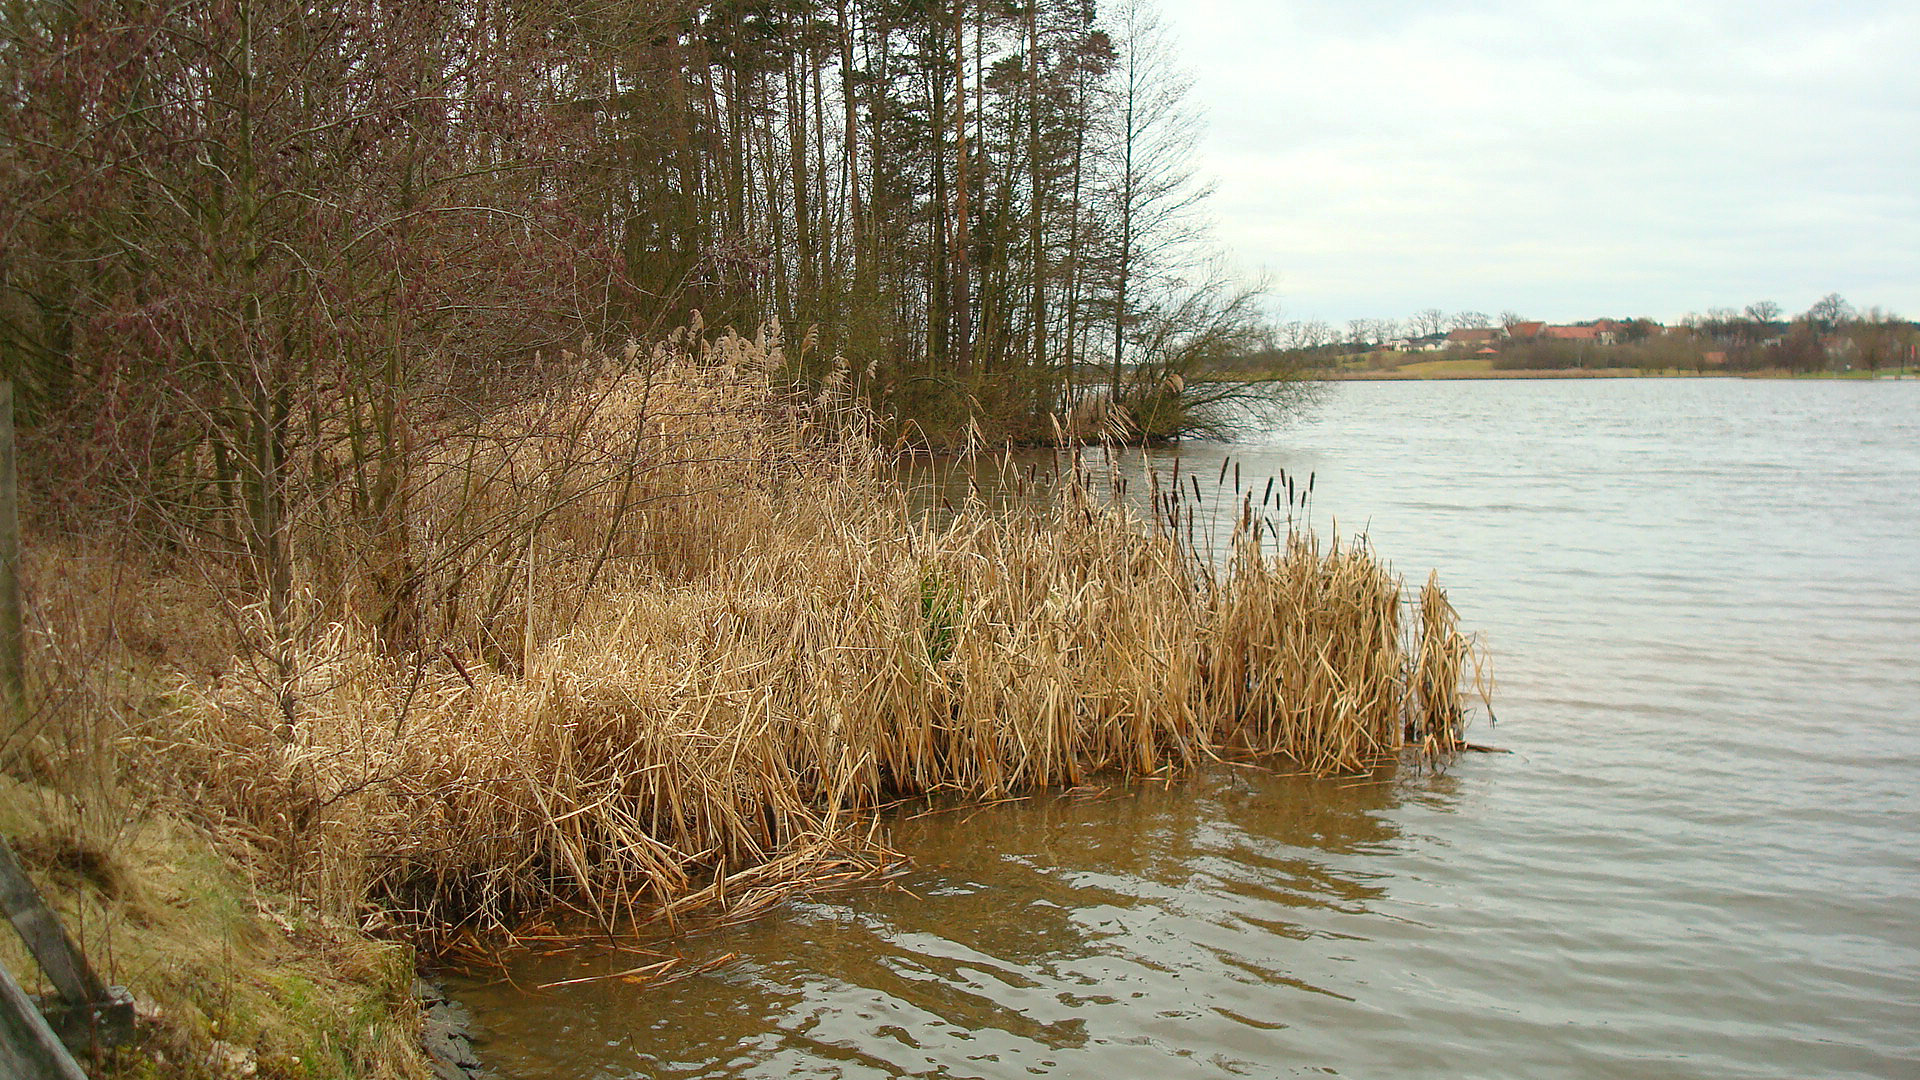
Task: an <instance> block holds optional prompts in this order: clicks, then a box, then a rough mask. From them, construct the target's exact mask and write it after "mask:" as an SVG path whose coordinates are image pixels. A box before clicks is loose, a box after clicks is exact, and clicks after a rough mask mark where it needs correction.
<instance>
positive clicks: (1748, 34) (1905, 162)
mask: <svg viewBox="0 0 1920 1080" xmlns="http://www.w3.org/2000/svg"><path fill="white" fill-rule="evenodd" d="M1160 3H1161V12H1162V14H1161V17H1162V19H1163V21H1164V23H1165V24H1166V27H1167V29H1168V30H1169V31H1171V33H1172V35H1173V36H1174V38H1175V43H1174V47H1175V49H1176V51H1177V54H1178V56H1179V57H1180V60H1181V62H1182V63H1183V65H1184V66H1185V67H1187V68H1188V69H1189V70H1190V72H1191V74H1192V76H1193V79H1194V86H1193V102H1194V104H1195V105H1197V106H1198V108H1199V111H1200V112H1201V113H1202V115H1203V116H1204V117H1205V125H1206V131H1205V135H1204V137H1203V140H1202V143H1201V147H1202V150H1201V161H1200V170H1201V172H1202V173H1203V174H1204V175H1206V176H1209V177H1211V178H1212V179H1213V180H1214V181H1215V182H1216V183H1217V185H1218V188H1217V191H1216V193H1215V195H1214V197H1213V201H1212V206H1211V216H1212V218H1213V220H1214V224H1215V228H1216V232H1217V234H1218V236H1219V237H1220V239H1221V240H1222V241H1223V242H1224V243H1225V245H1226V246H1227V248H1228V250H1229V251H1230V252H1231V254H1232V256H1233V258H1234V260H1235V262H1236V263H1237V264H1239V265H1240V266H1242V267H1244V268H1246V269H1247V270H1248V271H1250V272H1263V273H1265V274H1266V275H1267V276H1268V277H1269V278H1270V280H1271V281H1272V284H1273V287H1274V296H1275V299H1276V301H1277V306H1278V308H1279V315H1280V317H1281V318H1284V319H1322V320H1325V321H1327V322H1330V323H1333V324H1335V325H1341V324H1344V323H1345V322H1346V320H1348V319H1352V318H1363V317H1364V318H1405V317H1406V316H1407V315H1409V314H1411V313H1412V312H1414V311H1418V310H1421V309H1425V308H1435V307H1437V308H1440V309H1443V310H1445V311H1448V312H1454V311H1462V310H1473V311H1482V312H1486V313H1488V314H1491V315H1496V316H1497V315H1498V314H1499V313H1501V312H1503V311H1514V312H1517V313H1519V314H1521V315H1523V316H1525V317H1527V318H1534V319H1546V320H1550V321H1573V320H1578V319H1592V318H1598V317H1602V316H1614V317H1629V316H1650V317H1653V318H1656V319H1660V320H1662V321H1671V320H1673V319H1675V318H1678V317H1679V316H1681V315H1683V314H1686V313H1688V312H1704V311H1706V310H1708V309H1709V308H1714V307H1731V308H1741V307H1744V306H1745V305H1747V304H1749V303H1751V302H1754V301H1758V300H1773V301H1776V302H1778V303H1779V304H1780V305H1781V306H1782V307H1783V308H1784V309H1786V310H1787V311H1788V312H1789V313H1796V312H1800V311H1804V310H1805V309H1806V308H1807V307H1808V306H1810V305H1811V304H1812V303H1813V302H1814V301H1815V300H1817V299H1818V298H1820V297H1821V296H1823V295H1825V294H1827V293H1830V292H1839V293H1840V294H1842V295H1843V296H1845V297H1846V298H1847V299H1848V300H1850V301H1852V302H1853V303H1854V304H1855V305H1856V306H1857V307H1860V308H1866V307H1869V306H1874V305H1878V306H1880V307H1882V308H1885V309H1890V310H1892V311H1895V312H1898V313H1900V314H1902V315H1905V316H1906V317H1908V318H1920V3H1916V2H1914V0H1903V2H1899V3H1869V2H1852V0H1833V2H1829V3H1778V2H1768V0H1743V2H1737V3H1735V2H1723V0H1655V2H1649V0H1608V2H1607V3H1604V4H1600V3H1593V2H1592V0H1586V2H1582V3H1560V2H1534V3H1524V2H1512V3H1500V2H1495V0H1463V2H1454V0H1160Z"/></svg>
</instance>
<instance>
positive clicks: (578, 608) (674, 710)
mask: <svg viewBox="0 0 1920 1080" xmlns="http://www.w3.org/2000/svg"><path fill="white" fill-rule="evenodd" d="M728 349H731V350H732V351H731V352H726V353H724V354H723V355H719V356H712V355H710V356H708V357H706V358H705V362H704V363H699V364H695V363H692V362H675V363H669V364H666V365H664V366H662V367H660V368H657V369H655V371H654V374H653V375H652V376H651V377H650V378H648V379H647V380H646V381H645V382H644V383H642V382H641V381H639V377H638V376H636V375H633V374H631V373H623V374H614V375H609V376H608V377H607V382H605V383H604V384H603V385H599V386H593V387H586V388H583V389H581V390H579V391H577V392H576V393H575V394H574V395H573V396H571V397H569V398H568V399H567V400H566V401H565V402H560V403H548V404H546V405H544V406H542V407H539V408H531V407H530V408H528V409H525V410H523V411H521V412H520V413H516V414H514V415H512V416H508V417H506V418H503V419H501V420H500V421H499V422H498V423H496V424H495V425H493V426H492V427H491V428H490V429H489V431H490V434H489V435H488V437H486V438H482V437H480V436H479V435H467V436H461V435H459V434H458V433H454V434H450V435H449V436H448V437H446V438H444V439H442V440H440V441H439V442H437V443H435V444H434V450H433V452H432V453H430V454H424V455H423V456H422V457H421V458H420V460H418V461H415V462H412V463H410V469H411V472H412V476H413V479H412V483H413V492H414V493H413V496H412V498H411V501H410V506H411V507H412V508H413V509H412V512H413V513H415V514H416V515H418V517H417V520H416V521H414V522H412V523H411V528H410V530H409V534H408V535H409V542H410V543H411V544H413V545H414V550H412V551H410V552H409V553H408V554H407V557H406V559H405V560H404V561H405V563H406V564H407V565H408V566H410V567H412V568H413V571H412V572H413V575H414V576H413V585H412V587H413V588H414V589H415V590H416V592H417V594H418V596H419V597H420V598H421V599H422V603H421V605H420V612H419V615H418V617H417V618H415V619H414V620H412V622H411V625H412V626H414V627H416V628H417V629H416V631H415V634H416V636H415V637H414V638H412V639H411V644H410V647H409V648H408V649H407V650H406V651H404V652H397V651H396V650H395V649H394V646H393V641H392V640H391V639H390V638H383V637H382V636H381V635H380V634H379V633H377V632H376V631H375V630H374V629H372V628H370V627H369V625H368V620H367V619H366V618H365V617H364V616H363V615H362V614H360V612H361V611H362V609H361V608H358V607H356V606H355V602H354V597H355V595H356V593H355V588H356V581H355V579H354V578H353V577H352V575H351V574H350V573H349V572H348V571H347V570H345V569H343V567H344V566H345V565H346V563H345V562H344V561H343V560H340V559H337V558H336V559H334V560H333V561H327V560H324V559H321V558H319V557H318V556H316V557H315V558H314V563H313V569H312V570H311V573H312V574H313V575H314V576H315V577H316V578H318V577H319V576H321V575H324V574H329V573H330V574H333V575H335V579H334V582H333V584H334V586H335V589H336V591H337V594H338V596H337V598H336V599H334V600H330V601H328V602H326V603H322V602H320V601H318V600H315V601H312V602H311V603H312V606H313V607H314V608H315V610H316V612H318V613H319V614H318V617H320V619H321V621H322V622H325V623H327V624H329V625H330V626H331V629H329V630H328V631H327V632H325V633H318V634H314V635H310V636H309V637H308V638H307V639H306V640H304V641H303V642H301V643H299V644H298V646H297V648H298V652H299V663H298V664H297V665H296V669H297V672H298V674H297V675H296V676H295V681H296V683H297V685H295V686H292V687H287V686H284V685H279V684H276V683H274V681H273V679H272V678H271V677H269V676H266V675H263V674H262V673H261V670H260V669H258V668H254V667H247V666H245V665H234V666H232V667H231V668H230V669H229V671H228V673H227V674H225V675H223V676H221V677H220V678H218V679H215V680H212V681H207V680H204V679H202V680H185V681H183V685H182V686H181V688H180V694H179V697H180V699H181V701H183V702H184V704H182V705H181V707H180V708H179V709H178V711H177V713H176V714H175V715H174V716H173V717H172V719H171V720H170V722H169V723H168V724H167V725H165V727H164V730H160V731H158V732H150V733H149V734H148V737H149V738H152V739H154V740H156V745H164V746H165V748H166V750H167V752H168V754H169V756H170V757H171V758H172V759H173V760H175V761H179V762H182V763H183V764H184V769H185V773H186V775H188V776H190V777H191V778H192V779H191V782H192V783H193V784H194V786H195V790H196V791H197V793H198V794H199V795H200V796H201V797H203V798H204V799H206V800H208V801H210V802H211V803H212V804H213V805H215V806H217V807H219V808H220V809H221V810H222V811H224V812H225V813H227V814H230V815H232V816H233V817H234V818H237V819H238V820H240V821H242V822H245V823H246V824H247V825H248V826H250V828H251V830H252V831H253V832H254V834H255V835H257V836H258V837H259V838H260V840H261V842H262V844H263V845H264V846H265V847H266V848H267V849H268V850H269V851H271V852H273V853H274V854H275V855H276V856H277V857H278V858H279V859H280V860H282V862H283V864H284V865H285V867H286V868H287V870H288V871H289V873H291V874H292V875H293V876H294V879H295V880H296V881H298V882H299V884H300V887H301V888H302V890H303V891H304V892H305V893H306V894H307V895H311V896H315V897H318V898H322V899H324V900H326V901H329V902H331V903H332V904H334V905H335V906H338V907H347V908H351V907H356V906H358V905H361V904H364V903H370V904H371V905H373V909H374V910H376V911H377V912H378V915H377V916H376V917H377V918H378V919H382V920H386V921H388V922H389V923H390V924H391V925H393V926H394V927H395V928H396V929H398V930H400V931H402V932H407V933H411V934H413V935H416V936H419V937H420V938H422V939H423V940H426V941H429V942H434V941H437V942H441V943H446V942H448V941H451V940H453V937H452V935H454V934H455V933H456V931H460V932H464V931H466V930H472V929H481V930H486V929H499V928H504V927H506V926H508V925H509V924H510V923H511V921H512V920H514V919H515V918H517V917H519V916H520V915H522V914H524V913H526V912H528V911H530V910H534V909H538V908H541V907H544V906H547V905H550V904H551V903H553V902H555V901H563V902H566V903H570V904H573V905H574V906H576V907H577V908H578V909H579V910H581V911H582V912H585V913H587V914H590V915H593V916H595V917H597V918H599V919H602V920H612V919H616V918H632V917H644V916H645V915H646V914H647V913H649V912H660V911H664V912H665V913H666V914H668V915H669V916H674V915H680V914H684V913H685V912H686V911H687V910H688V909H689V908H690V907H692V906H696V905H717V906H720V907H722V908H724V909H726V910H730V911H734V912H739V913H748V914H750V913H752V912H754V911H758V910H761V909H763V908H764V907H765V906H767V905H768V904H771V903H772V902H774V901H776V900H778V899H779V898H780V897H782V896H784V895H787V892H788V891H789V890H790V889H791V887H792V886H793V885H794V884H795V883H800V882H805V881H807V880H812V879H821V878H825V879H831V880H845V879H847V878H848V877H849V876H850V875H852V876H858V875H863V874H870V873H873V872H875V870H876V867H877V864H876V862H875V861H874V860H873V859H872V858H871V857H869V854H868V853H872V852H875V851H878V850H879V848H878V846H877V845H876V844H875V843H874V838H873V836H872V834H871V831H870V829H869V828H868V827H867V826H865V825H861V824H858V823H857V822H856V820H855V816H854V814H853V812H854V811H858V810H861V809H863V808H871V807H874V806H876V805H879V804H881V803H883V802H885V801H887V800H890V799H895V798H899V797H903V796H910V795H917V794H925V793H940V792H946V793H957V794H960V795H964V796H968V797H973V798H987V797H993V796H1000V795H1004V794H1007V793H1010V792H1014V791H1019V790H1022V789H1031V788H1034V787H1038V786H1045V785H1077V784H1081V783H1084V782H1085V781H1086V780H1087V779H1088V778H1090V777H1092V776H1093V775H1095V774H1096V773H1100V772H1116V773H1121V774H1133V775H1139V774H1149V773H1159V772H1163V771H1167V770H1173V769H1179V768H1182V767H1186V766H1190V765H1192V764H1195V763H1196V762H1199V761H1201V760H1203V759H1205V758H1207V757H1209V756H1213V755H1217V754H1221V753H1227V752H1234V753H1259V754H1268V753H1275V754H1285V755H1288V756H1290V757H1292V758H1294V759H1295V760H1297V761H1298V762H1299V763H1300V764H1301V765H1302V766H1303V767H1305V768H1308V769H1311V770H1315V771H1319V772H1334V771H1342V770H1358V769H1363V768H1366V767H1368V766H1369V765H1371V764H1373V763H1376V762H1378V761H1379V760H1380V759H1381V758H1382V757H1383V756H1387V755H1392V754H1395V753H1397V752H1399V751H1400V750H1401V749H1402V748H1403V747H1404V746H1406V745H1408V744H1409V743H1411V744H1412V745H1414V746H1417V747H1418V748H1419V749H1421V750H1422V751H1425V752H1427V753H1430V754H1443V753H1446V752H1448V751H1450V750H1452V749H1454V748H1456V747H1457V745H1458V742H1459V731H1460V724H1461V722H1462V716H1463V712H1462V707H1461V700H1460V686H1459V682H1460V679H1461V675H1462V665H1463V664H1464V663H1465V662H1466V661H1467V659H1468V657H1469V655H1470V653H1471V651H1472V650H1471V648H1470V644H1469V642H1468V640H1467V639H1466V638H1465V637H1464V636H1462V635H1461V634H1460V633H1459V631H1458V629H1457V626H1456V619H1455V617H1454V615H1453V612H1452V609H1451V608H1450V607H1448V606H1447V604H1446V601H1445V598H1444V596H1443V595H1442V594H1441V593H1440V592H1439V590H1438V588H1437V587H1436V586H1434V585H1432V584H1431V583H1430V584H1429V585H1428V587H1427V589H1426V590H1425V591H1424V592H1423V593H1422V597H1421V602H1420V604H1419V614H1418V617H1417V618H1416V619H1414V620H1413V623H1414V625H1413V626H1412V627H1411V628H1403V626H1402V616H1401V599H1400V584H1399V582H1398V580H1397V579H1395V578H1394V577H1393V576H1392V575H1391V574H1389V573H1388V572H1387V570H1386V569H1385V567H1384V566H1383V565H1382V564H1381V563H1380V561H1379V560H1378V559H1377V558H1376V557H1375V556H1374V555H1373V554H1372V553H1371V552H1370V551H1369V550H1368V549H1367V548H1365V547H1364V546H1360V545H1355V544H1351V543H1350V544H1347V545H1345V546H1342V545H1341V544H1339V543H1334V544H1332V545H1329V546H1327V547H1326V548H1325V549H1323V548H1322V547H1321V545H1320V544H1319V542H1318V541H1317V540H1316V539H1315V538H1314V537H1313V536H1312V535H1311V534H1310V533H1308V532H1306V531H1304V530H1300V529H1288V530H1286V531H1284V532H1283V533H1282V534H1281V535H1280V537H1279V538H1278V540H1277V541H1276V540H1274V539H1273V537H1272V534H1271V533H1270V532H1269V531H1268V526H1267V525H1266V524H1265V515H1264V514H1263V513H1257V512H1256V511H1255V508H1254V507H1253V505H1252V487H1251V485H1249V486H1248V488H1247V490H1246V492H1245V493H1244V494H1243V495H1241V496H1239V497H1238V498H1239V500H1240V502H1241V506H1240V528H1238V529H1237V530H1236V532H1235V536H1234V540H1233V548H1232V552H1231V555H1230V557H1228V558H1226V559H1224V560H1221V561H1220V563H1219V564H1218V565H1215V564H1214V563H1212V562H1210V561H1208V560H1206V559H1203V558H1197V557H1196V555H1195V551H1194V547H1193V540H1192V538H1193V536H1194V535H1195V533H1194V531H1193V530H1194V524H1193V520H1194V519H1193V507H1192V506H1191V505H1190V504H1188V503H1187V502H1186V495H1187V492H1186V491H1185V490H1184V489H1183V488H1182V487H1181V482H1180V480H1179V478H1178V477H1176V478H1175V479H1174V481H1173V485H1172V489H1173V493H1172V494H1171V495H1169V496H1168V498H1167V499H1166V501H1165V502H1164V503H1160V502H1156V504H1155V507H1154V512H1153V514H1152V515H1150V516H1149V517H1148V518H1146V519H1143V518H1141V517H1138V516H1136V515H1134V514H1132V513H1131V512H1129V511H1128V510H1126V509H1125V508H1124V506H1123V505H1122V503H1121V502H1120V501H1119V500H1116V499H1113V498H1110V497H1107V495H1098V496H1097V495H1096V494H1095V488H1096V487H1097V485H1096V484H1094V483H1093V482H1091V481H1090V480H1089V478H1088V477H1087V476H1086V475H1085V473H1084V470H1083V469H1082V468H1081V467H1080V466H1078V465H1077V464H1076V466H1075V467H1074V468H1073V469H1072V470H1070V472H1069V474H1068V475H1067V476H1066V477H1064V478H1063V479H1062V481H1061V482H1060V484H1059V485H1058V489H1057V491H1056V492H1055V495H1056V497H1055V498H1054V499H1053V501H1052V502H1051V503H1050V504H1049V505H1048V506H1047V507H1046V508H1044V509H1041V510H1038V511H1026V512H1020V513H993V512H988V511H987V510H986V509H985V508H984V507H982V506H980V505H978V504H977V503H975V504H970V505H968V506H965V507H962V508H959V509H958V510H957V511H956V512H955V513H953V514H951V515H946V516H943V517H942V518H941V519H940V520H938V521H936V520H935V518H934V517H933V516H931V515H927V514H920V513H916V512H915V511H913V510H912V509H910V508H909V506H908V503H907V500H906V499H905V498H904V497H903V496H902V495H901V494H900V492H899V490H898V489H897V487H895V486H891V485H889V483H888V482H886V481H885V480H884V479H883V473H884V470H883V469H882V468H881V462H880V460H879V455H878V454H877V453H876V451H875V450H874V448H873V447H872V445H871V443H870V442H869V441H868V440H867V439H866V437H865V435H864V430H865V429H864V427H863V426H862V425H861V424H860V423H859V422H858V417H857V415H854V414H853V413H852V412H851V411H850V410H848V409H847V408H845V407H844V406H843V405H841V404H839V403H836V402H834V401H832V400H829V398H830V395H825V394H823V395H822V396H821V397H820V398H817V399H796V398H793V397H791V396H790V395H787V394H784V393H781V392H778V391H776V389H775V388H774V387H773V386H772V385H771V384H770V383H769V381H768V379H767V377H766V376H765V374H764V373H763V372H764V370H765V369H767V368H769V367H771V366H772V365H771V363H769V362H768V357H767V356H766V355H764V350H759V351H757V350H756V348H755V347H754V346H753V345H752V343H742V342H739V341H735V342H733V343H732V344H730V345H729V346H728ZM669 359H670V360H671V359H673V358H671V357H669ZM683 360H684V358H683ZM1076 460H1077V458H1076ZM1188 480H1189V481H1190V482H1191V485H1192V487H1193V494H1194V496H1195V497H1196V501H1197V496H1198V494H1199V490H1198V489H1199V484H1198V481H1197V479H1195V478H1193V477H1191V475H1189V477H1188ZM1226 480H1227V477H1226V470H1225V469H1224V467H1223V469H1222V474H1221V477H1220V484H1221V485H1224V484H1225V482H1226ZM1233 483H1234V485H1235V490H1236V491H1238V490H1239V485H1240V477H1239V476H1238V473H1237V470H1236V471H1235V476H1234V477H1233ZM1273 487H1274V484H1273V482H1272V481H1269V482H1268V490H1269V491H1272V489H1273ZM1281 487H1282V488H1284V489H1285V490H1287V491H1288V492H1289V496H1288V502H1289V507H1290V508H1291V507H1292V506H1293V504H1294V500H1293V496H1292V494H1291V491H1292V488H1293V482H1292V480H1291V479H1289V480H1287V481H1285V482H1284V483H1283V484H1282V485H1281ZM1310 487H1311V481H1309V483H1308V484H1307V485H1304V486H1302V488H1301V490H1300V492H1299V499H1300V502H1301V503H1304V501H1305V498H1306V493H1307V489H1308V488H1310ZM1276 501H1277V499H1276ZM322 509H324V507H322ZM1261 509H1262V510H1264V509H1265V507H1264V506H1263V507H1262V508H1261ZM1183 511H1184V512H1183ZM316 513H319V511H318V510H316ZM323 541H324V537H321V536H317V535H316V536H315V537H314V538H313V540H312V546H313V548H314V550H316V551H318V550H322V549H323V548H324V543H323ZM1403 629H1408V632H1407V633H1403ZM1409 637H1411V643H1409V640H1408V639H1409ZM285 700H294V701H297V702H298V703H299V713H298V722H297V723H296V724H294V725H293V726H292V727H291V729H290V730H291V734H290V735H289V734H288V732H289V728H288V727H287V726H285V725H284V724H283V723H282V714H281V713H280V712H277V711H276V704H275V703H276V702H280V701H285ZM862 820H866V819H862Z"/></svg>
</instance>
